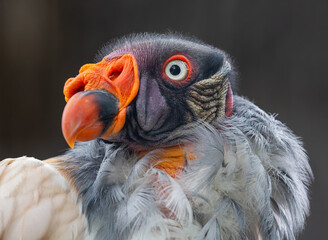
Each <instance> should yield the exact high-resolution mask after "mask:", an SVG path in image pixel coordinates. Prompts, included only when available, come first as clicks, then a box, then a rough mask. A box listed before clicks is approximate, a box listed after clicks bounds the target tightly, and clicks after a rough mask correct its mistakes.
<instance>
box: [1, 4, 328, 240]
mask: <svg viewBox="0 0 328 240" xmlns="http://www.w3.org/2000/svg"><path fill="white" fill-rule="evenodd" d="M168 30H171V31H179V32H182V33H186V34H189V35H193V36H196V37H198V38H199V39H201V40H203V41H205V42H207V43H210V44H212V45H214V46H216V47H219V48H221V49H224V50H225V51H227V52H228V53H230V55H231V56H232V57H233V59H234V61H235V64H236V66H237V68H238V71H239V75H240V82H239V93H240V94H241V95H244V96H247V97H248V98H250V99H251V100H253V101H255V103H256V104H257V105H259V106H260V107H261V108H263V109H264V110H266V111H268V112H271V113H279V115H278V117H277V118H278V119H279V120H281V121H282V122H284V123H287V125H288V126H289V127H290V128H291V129H293V131H294V132H295V133H296V134H297V135H299V136H301V137H302V138H303V140H304V142H305V147H306V149H307V150H308V154H309V157H310V159H311V165H312V168H313V171H314V174H315V182H314V184H313V185H312V187H311V198H312V200H311V206H312V207H311V209H312V210H311V216H310V218H309V219H308V221H307V226H306V229H305V231H304V233H303V234H302V236H301V238H300V239H327V238H326V237H327V236H326V235H327V234H326V229H324V228H325V227H326V226H327V224H328V192H327V183H328V174H327V172H328V159H327V154H326V152H327V149H328V146H327V134H328V131H327V130H328V101H327V93H328V79H327V76H328V47H327V46H328V1H327V0H316V1H308V0H272V1H265V0H250V1H245V0H222V1H194V2H193V1H190V0H185V1H178V0H175V1H171V0H165V1H154V0H124V1H108V0H57V1H51V0H47V1H46V0H0V83H1V84H0V114H1V117H0V159H2V158H5V157H18V156H21V155H28V156H34V157H37V158H40V159H45V158H48V157H51V156H54V155H58V154H60V153H63V151H64V150H65V149H66V148H67V145H66V143H65V141H64V139H63V137H62V134H61V128H60V121H61V113H62V110H63V108H64V105H65V101H64V97H63V94H62V88H63V85H64V83H65V81H66V79H67V78H69V77H71V76H74V75H76V74H77V72H78V69H79V67H80V66H82V65H83V64H85V63H88V62H93V59H94V56H95V54H96V53H97V51H98V50H99V49H100V48H101V47H102V46H103V45H104V44H105V43H106V42H107V41H109V40H111V39H113V38H117V37H120V36H122V35H126V34H129V33H133V32H145V31H147V32H166V31H168Z"/></svg>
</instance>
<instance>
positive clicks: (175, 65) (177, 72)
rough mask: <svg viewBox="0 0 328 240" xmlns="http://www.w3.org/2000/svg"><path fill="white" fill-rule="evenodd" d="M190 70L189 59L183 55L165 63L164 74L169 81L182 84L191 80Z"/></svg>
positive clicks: (171, 58)
mask: <svg viewBox="0 0 328 240" xmlns="http://www.w3.org/2000/svg"><path fill="white" fill-rule="evenodd" d="M190 70H191V69H190V64H189V61H188V59H187V58H186V57H185V56H182V55H175V56H173V57H170V58H169V59H168V60H167V61H166V62H165V64H164V69H163V72H164V75H165V77H166V78H168V79H169V80H173V81H177V82H180V81H183V80H186V79H188V78H189V76H190V73H191V71H190Z"/></svg>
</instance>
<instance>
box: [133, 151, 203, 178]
mask: <svg viewBox="0 0 328 240" xmlns="http://www.w3.org/2000/svg"><path fill="white" fill-rule="evenodd" d="M151 151H152V150H147V151H143V152H140V155H139V156H140V158H142V157H143V156H145V155H146V154H147V153H149V152H151ZM152 155H154V157H155V161H154V165H153V166H154V168H157V169H159V170H161V171H163V172H165V173H167V174H168V175H170V176H171V177H172V178H175V177H176V176H177V175H179V174H180V173H181V172H182V171H183V169H184V168H185V167H186V166H187V165H188V164H189V163H190V161H193V160H195V159H196V158H197V156H196V155H195V154H194V153H192V148H191V147H190V146H180V145H179V146H173V147H166V148H163V150H162V151H159V152H157V153H152Z"/></svg>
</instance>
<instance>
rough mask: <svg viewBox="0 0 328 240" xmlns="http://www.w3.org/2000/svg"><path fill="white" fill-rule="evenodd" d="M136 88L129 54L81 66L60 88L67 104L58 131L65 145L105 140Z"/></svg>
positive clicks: (122, 119)
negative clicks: (99, 139)
mask: <svg viewBox="0 0 328 240" xmlns="http://www.w3.org/2000/svg"><path fill="white" fill-rule="evenodd" d="M138 89H139V74H138V67H137V62H136V59H135V57H134V56H133V55H131V54H126V55H123V56H121V57H118V58H114V59H108V58H106V57H105V58H104V59H103V60H102V61H101V62H99V63H95V64H86V65H84V66H82V67H81V69H80V71H79V75H77V76H76V77H75V78H70V79H68V80H67V82H66V83H65V87H64V95H65V100H66V102H67V104H66V106H65V109H64V112H63V117H62V131H63V135H64V137H65V140H66V142H67V143H68V145H69V146H70V147H71V148H73V147H74V144H75V142H76V141H90V140H92V139H95V138H98V137H100V138H104V139H109V138H110V137H112V136H114V135H115V134H117V133H118V132H119V131H120V130H121V129H122V128H123V126H124V124H125V118H126V107H127V106H128V105H129V104H130V103H131V102H132V100H133V99H134V98H135V96H136V95H137V93H138Z"/></svg>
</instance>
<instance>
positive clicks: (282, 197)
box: [62, 34, 312, 240]
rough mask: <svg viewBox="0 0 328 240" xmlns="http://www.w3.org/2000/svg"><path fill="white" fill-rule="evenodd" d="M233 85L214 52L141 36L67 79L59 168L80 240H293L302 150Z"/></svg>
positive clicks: (305, 174) (302, 198) (169, 38)
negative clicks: (72, 192) (85, 232)
mask: <svg viewBox="0 0 328 240" xmlns="http://www.w3.org/2000/svg"><path fill="white" fill-rule="evenodd" d="M234 79H235V74H234V69H233V66H232V63H231V60H230V58H229V57H228V55H227V54H226V53H225V52H223V51H221V50H219V49H217V48H214V47H212V46H209V45H207V44H204V43H203V42H201V41H198V40H194V39H189V38H186V37H182V36H180V35H172V34H169V35H164V34H141V35H132V36H129V37H125V38H122V39H120V40H117V41H116V42H114V43H112V44H109V45H108V46H107V47H105V48H103V50H102V51H100V54H99V57H98V61H97V63H93V64H86V65H84V66H82V67H81V69H80V71H79V74H78V75H77V76H76V77H74V78H70V79H69V80H67V82H66V84H65V87H64V94H65V97H66V101H67V105H66V107H65V109H64V112H63V117H62V129H63V134H64V137H65V139H66V141H67V143H68V144H69V145H70V146H71V147H72V148H73V149H72V150H70V151H68V152H67V153H65V154H64V155H63V156H62V158H63V161H62V171H64V172H66V173H67V174H66V175H67V176H70V182H71V183H72V184H73V185H74V187H75V189H76V192H77V193H78V195H79V197H80V198H79V199H80V200H81V201H82V210H83V213H84V214H85V215H86V216H87V220H88V223H89V230H90V235H91V236H96V237H95V239H117V240H118V239H208V240H214V239H236V240H237V239H272V240H274V239H295V237H296V236H297V234H298V233H299V232H300V231H301V230H302V227H303V225H304V221H305V217H306V215H307V214H308V211H309V201H308V196H307V186H308V185H309V182H310V180H311V176H312V173H311V169H310V166H309V164H308V159H307V156H306V153H305V151H304V149H303V147H302V143H301V142H300V140H299V139H298V138H297V137H296V136H295V135H294V134H293V133H292V132H291V131H290V130H289V129H288V128H287V127H286V126H285V125H284V124H282V123H281V122H280V121H278V120H276V119H275V117H274V116H272V115H270V114H267V113H265V112H264V111H263V110H261V109H260V108H258V107H257V106H256V105H255V104H253V103H252V102H250V101H249V100H247V99H245V98H243V97H239V96H238V95H236V94H233V92H235V89H234V87H235V82H234ZM75 142H85V143H79V144H77V146H75V147H74V144H75ZM92 239H93V238H92Z"/></svg>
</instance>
